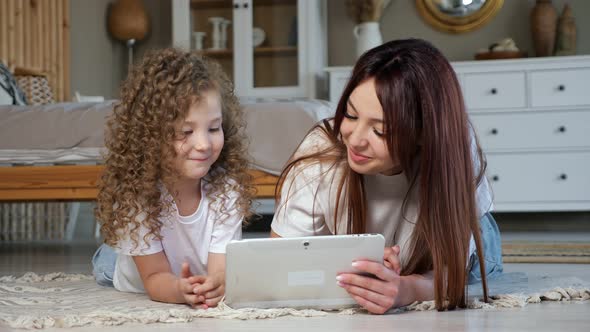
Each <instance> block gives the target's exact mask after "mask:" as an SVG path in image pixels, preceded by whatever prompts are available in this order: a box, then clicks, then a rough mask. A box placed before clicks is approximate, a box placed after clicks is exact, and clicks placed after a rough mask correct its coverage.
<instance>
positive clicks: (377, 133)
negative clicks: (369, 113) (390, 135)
mask: <svg viewBox="0 0 590 332" xmlns="http://www.w3.org/2000/svg"><path fill="white" fill-rule="evenodd" d="M373 132H374V133H375V135H377V136H379V137H383V132H380V131H379V130H377V129H375V128H373Z"/></svg>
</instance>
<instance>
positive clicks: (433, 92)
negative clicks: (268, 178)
mask: <svg viewBox="0 0 590 332" xmlns="http://www.w3.org/2000/svg"><path fill="white" fill-rule="evenodd" d="M485 165H486V164H485V160H484V159H483V156H482V153H481V149H480V148H479V145H478V144H477V140H476V138H475V136H474V133H473V131H472V128H471V126H470V123H469V120H468V116H467V113H466V111H465V106H464V102H463V97H462V95H461V89H460V86H459V82H458V80H457V77H456V76H455V74H454V71H453V68H452V67H451V65H450V64H449V62H448V61H447V60H446V59H445V58H444V56H443V55H442V54H441V53H440V52H439V51H438V50H437V49H436V48H434V47H433V46H432V45H430V44H429V43H427V42H425V41H422V40H416V39H409V40H399V41H392V42H388V43H386V44H384V45H382V46H379V47H376V48H374V49H372V50H370V51H368V52H366V53H365V54H364V55H363V56H361V58H360V59H359V60H358V62H357V63H356V65H355V67H354V69H353V72H352V76H351V78H350V81H349V82H348V84H347V86H346V88H345V89H344V92H343V95H342V98H341V99H340V102H339V103H338V106H337V110H336V115H335V117H334V118H333V119H332V120H329V121H328V120H325V121H324V122H323V123H322V124H320V125H317V126H316V127H315V128H313V129H312V130H311V131H310V133H309V134H308V135H307V137H306V138H305V139H304V140H303V142H302V143H301V145H300V146H299V148H298V150H297V151H296V152H295V154H294V155H293V156H292V157H291V160H290V161H289V163H288V164H287V166H286V167H285V169H284V171H283V173H282V174H281V177H280V180H279V187H278V188H277V201H278V205H277V210H276V213H275V216H274V220H273V222H272V232H271V236H284V237H286V236H288V237H291V236H309V235H324V234H343V233H347V234H351V233H381V234H383V235H384V236H385V238H386V241H387V244H388V246H389V247H388V248H386V249H385V253H384V264H380V263H375V262H369V261H357V262H354V263H353V266H354V267H356V268H357V269H358V270H360V271H363V272H369V273H371V274H373V275H375V276H377V278H369V277H366V276H363V275H357V274H340V275H339V276H337V277H336V279H337V280H335V281H334V282H337V283H338V284H339V285H340V286H341V287H343V288H344V289H346V291H347V292H348V293H349V294H350V295H351V296H352V297H353V298H354V299H355V300H356V301H357V302H358V304H359V305H361V306H362V307H364V308H366V309H367V310H368V311H370V312H373V313H384V312H385V311H387V310H389V309H390V308H392V307H399V306H404V305H407V304H410V303H412V302H414V301H421V300H432V299H434V300H435V302H436V307H437V308H438V309H439V310H444V309H453V308H455V307H457V306H459V307H463V306H465V300H466V298H465V296H466V294H465V289H466V287H465V286H466V284H467V283H468V281H470V282H474V281H479V280H481V281H482V284H483V288H484V297H485V298H486V300H487V284H486V276H488V277H489V276H492V275H495V274H499V273H500V272H501V271H502V260H501V253H500V237H499V232H498V228H497V226H496V222H495V221H494V219H493V217H492V216H491V215H490V214H489V211H490V210H491V208H492V200H491V195H490V190H489V185H488V182H487V180H486V178H485V177H484V171H485ZM391 246H393V247H391Z"/></svg>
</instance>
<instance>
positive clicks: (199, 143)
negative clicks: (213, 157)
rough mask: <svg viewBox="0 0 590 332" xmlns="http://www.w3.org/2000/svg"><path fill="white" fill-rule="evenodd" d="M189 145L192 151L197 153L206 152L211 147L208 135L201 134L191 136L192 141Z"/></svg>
mask: <svg viewBox="0 0 590 332" xmlns="http://www.w3.org/2000/svg"><path fill="white" fill-rule="evenodd" d="M190 144H191V148H192V149H195V150H197V151H207V150H209V148H210V147H211V140H210V139H209V135H207V134H206V133H201V134H196V135H193V140H192V141H191V143H190Z"/></svg>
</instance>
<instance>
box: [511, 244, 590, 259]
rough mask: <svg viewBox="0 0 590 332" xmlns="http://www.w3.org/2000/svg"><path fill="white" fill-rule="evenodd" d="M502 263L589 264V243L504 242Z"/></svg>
mask: <svg viewBox="0 0 590 332" xmlns="http://www.w3.org/2000/svg"><path fill="white" fill-rule="evenodd" d="M502 258H503V260H504V263H568V264H571V263H581V264H590V243H563V242H562V243H559V242H555V243H551V242H524V241H520V242H504V243H502Z"/></svg>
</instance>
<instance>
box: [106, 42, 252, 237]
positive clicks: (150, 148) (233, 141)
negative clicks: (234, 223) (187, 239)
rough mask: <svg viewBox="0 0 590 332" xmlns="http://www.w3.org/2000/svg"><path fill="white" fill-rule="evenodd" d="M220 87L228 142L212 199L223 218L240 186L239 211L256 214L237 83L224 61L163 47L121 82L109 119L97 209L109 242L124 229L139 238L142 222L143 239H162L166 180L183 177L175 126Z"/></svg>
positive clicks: (214, 175) (213, 173)
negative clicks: (177, 161) (225, 70)
mask: <svg viewBox="0 0 590 332" xmlns="http://www.w3.org/2000/svg"><path fill="white" fill-rule="evenodd" d="M210 89H214V90H217V91H218V92H219V94H220V96H221V104H222V129H223V133H224V146H223V149H222V150H221V153H220V155H219V158H218V159H217V161H215V163H213V165H212V166H211V169H210V170H209V173H208V175H207V182H208V183H209V184H210V187H211V190H208V192H207V197H208V198H209V200H210V204H213V203H218V204H215V206H219V207H220V211H219V212H220V213H221V215H222V217H223V216H229V214H230V213H233V211H227V210H226V205H227V204H225V203H227V201H228V200H229V199H230V197H229V196H228V195H227V193H228V191H231V190H234V191H236V192H238V194H239V197H238V199H237V207H238V213H240V214H241V215H243V216H244V218H246V217H248V216H250V214H251V211H250V206H251V202H252V197H253V186H252V184H251V179H250V176H249V175H248V173H247V165H248V162H247V159H246V148H247V147H246V141H247V140H246V139H245V133H244V128H245V125H244V119H243V115H242V110H241V107H240V106H239V103H238V100H237V98H236V96H235V95H234V93H233V85H232V83H231V81H230V80H229V79H228V78H227V76H226V75H225V74H224V73H223V71H222V70H221V67H220V66H219V65H218V64H216V63H214V62H211V61H209V60H207V59H205V58H203V57H201V56H199V55H197V54H196V53H191V52H185V51H181V50H178V49H163V50H158V51H153V52H151V53H148V54H147V55H146V56H145V57H144V59H143V61H142V62H141V63H140V64H139V65H137V66H136V67H135V68H134V69H133V71H132V72H131V74H130V75H129V77H128V78H127V79H126V81H125V82H124V83H123V85H122V88H121V101H120V102H119V103H118V104H117V105H116V106H115V108H114V110H113V114H112V116H111V118H110V119H109V121H108V123H107V133H106V135H105V146H106V148H107V155H106V158H105V170H104V172H103V174H102V177H101V181H100V183H99V193H98V202H97V207H96V210H95V214H96V217H97V219H98V220H99V222H100V223H101V232H102V234H103V236H104V237H105V242H106V243H107V244H108V245H111V246H116V245H117V242H118V240H119V239H120V238H121V237H122V236H126V235H123V234H122V233H124V232H125V231H131V234H130V238H131V240H132V241H133V242H134V243H135V245H137V244H138V242H139V241H140V239H138V236H137V235H138V234H136V233H137V232H135V231H134V230H136V229H137V228H138V227H139V226H140V224H142V225H144V226H145V227H147V228H148V229H149V232H148V233H147V234H146V235H145V236H144V238H143V240H147V239H148V238H152V237H155V238H158V239H160V238H161V235H160V228H161V227H162V221H161V220H160V217H161V216H162V214H163V213H169V212H170V211H168V208H169V207H170V204H171V203H170V202H166V201H163V200H162V191H161V187H162V184H165V185H168V187H171V186H170V185H173V184H174V183H175V182H176V181H177V180H178V176H179V174H178V170H177V169H176V167H175V165H174V158H175V157H176V151H175V150H174V147H173V141H174V139H175V136H176V132H175V125H176V124H177V123H178V121H181V120H182V119H184V118H185V117H186V115H187V112H188V109H189V107H190V105H191V104H192V103H195V102H198V101H199V99H200V98H201V95H202V93H204V92H205V91H208V90H210Z"/></svg>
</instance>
